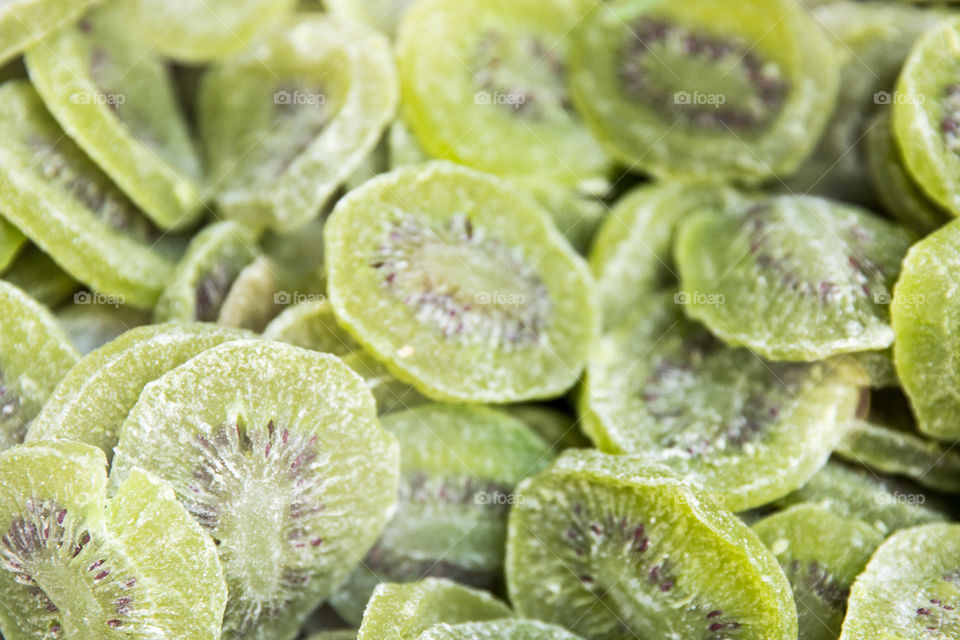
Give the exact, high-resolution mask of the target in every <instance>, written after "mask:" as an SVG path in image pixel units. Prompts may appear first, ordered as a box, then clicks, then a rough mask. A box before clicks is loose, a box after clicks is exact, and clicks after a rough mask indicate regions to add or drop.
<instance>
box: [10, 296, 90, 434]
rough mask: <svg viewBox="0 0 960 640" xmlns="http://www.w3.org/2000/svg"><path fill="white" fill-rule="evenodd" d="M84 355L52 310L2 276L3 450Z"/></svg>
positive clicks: (21, 432) (24, 431) (24, 428)
mask: <svg viewBox="0 0 960 640" xmlns="http://www.w3.org/2000/svg"><path fill="white" fill-rule="evenodd" d="M78 358H79V356H78V355H77V352H76V351H75V350H74V348H73V346H72V345H71V344H70V340H69V338H67V336H66V335H65V334H64V333H63V330H62V329H60V327H59V326H58V325H57V321H56V320H55V319H54V318H53V316H52V315H50V312H49V311H48V310H47V309H46V308H45V307H43V306H42V305H40V304H39V303H37V302H36V301H35V300H33V299H32V298H31V297H30V296H28V295H27V294H26V293H24V292H23V291H22V290H20V289H18V288H17V287H15V286H13V285H11V284H8V283H6V282H3V281H0V451H2V450H4V449H7V448H9V447H12V446H13V445H15V444H19V443H21V442H23V438H24V435H25V434H26V431H27V426H28V425H29V424H30V421H31V420H33V419H34V417H35V416H36V415H37V413H39V412H40V408H41V407H42V406H43V404H44V402H46V400H47V398H48V397H49V396H50V393H51V392H52V391H53V389H54V386H55V385H56V384H57V382H59V381H60V379H61V378H63V376H65V375H66V374H67V372H68V371H69V370H70V368H71V367H72V366H73V365H74V364H76V362H77V359H78Z"/></svg>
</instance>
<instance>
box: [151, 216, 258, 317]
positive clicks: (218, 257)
mask: <svg viewBox="0 0 960 640" xmlns="http://www.w3.org/2000/svg"><path fill="white" fill-rule="evenodd" d="M256 257H257V247H256V238H255V237H254V235H253V233H251V232H250V231H249V230H248V229H247V228H246V227H244V226H242V225H240V224H237V223H236V222H229V221H228V222H217V223H215V224H212V225H210V226H209V227H207V228H206V229H204V230H203V231H201V232H200V233H198V234H197V235H196V236H194V237H193V239H192V240H191V241H190V246H189V247H188V249H187V252H186V254H185V255H184V256H183V258H181V260H180V262H179V264H177V268H176V271H174V273H173V277H172V278H171V279H170V282H169V284H168V285H167V288H166V289H165V290H164V292H163V295H162V296H160V300H159V301H158V302H157V306H156V307H155V308H154V310H153V315H154V318H155V319H156V320H157V322H167V321H171V320H176V321H181V322H188V321H191V320H200V321H201V322H215V321H216V320H217V319H218V318H219V317H220V311H221V309H222V308H223V304H224V301H225V300H226V299H227V296H228V295H229V293H230V289H231V287H232V286H233V283H234V281H236V279H237V277H238V276H239V275H240V273H241V272H242V271H243V269H244V267H246V266H247V265H248V264H250V263H251V262H253V261H254V260H255V259H256Z"/></svg>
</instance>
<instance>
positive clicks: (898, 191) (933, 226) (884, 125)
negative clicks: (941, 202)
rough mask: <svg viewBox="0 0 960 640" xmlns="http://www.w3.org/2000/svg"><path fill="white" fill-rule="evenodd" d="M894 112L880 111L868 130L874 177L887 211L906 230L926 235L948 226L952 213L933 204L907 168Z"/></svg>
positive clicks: (874, 182)
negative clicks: (893, 121) (898, 139)
mask: <svg viewBox="0 0 960 640" xmlns="http://www.w3.org/2000/svg"><path fill="white" fill-rule="evenodd" d="M891 113H892V112H891V110H890V109H889V108H886V109H883V110H882V111H880V114H879V115H878V116H877V117H876V119H875V120H874V121H873V122H872V123H871V125H870V129H869V130H868V131H867V134H866V142H867V152H868V153H867V161H868V167H869V170H870V176H871V178H872V179H873V186H874V190H875V191H876V193H877V196H878V198H879V199H880V202H881V203H882V204H883V207H884V209H885V210H886V211H887V212H888V213H889V214H890V215H891V216H892V217H893V218H895V219H896V220H897V221H899V222H900V224H902V225H903V226H905V227H906V228H908V229H910V230H911V231H913V232H915V233H917V234H919V235H921V236H925V235H927V234H929V233H932V232H934V231H936V230H937V229H939V228H940V227H942V226H943V225H945V224H946V223H947V222H948V221H949V220H950V214H948V213H947V212H945V211H944V210H943V209H941V208H940V207H939V206H937V205H936V204H934V203H933V202H931V201H930V199H929V198H928V197H927V196H926V194H924V193H923V191H922V190H921V189H920V187H919V186H917V184H916V182H914V179H913V177H912V176H911V175H910V174H909V173H908V172H907V169H906V167H904V166H903V160H902V159H901V158H900V149H899V147H898V146H897V142H896V140H895V139H894V137H893V123H892V121H891V118H892V115H891Z"/></svg>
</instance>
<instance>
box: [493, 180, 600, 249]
mask: <svg viewBox="0 0 960 640" xmlns="http://www.w3.org/2000/svg"><path fill="white" fill-rule="evenodd" d="M512 182H513V183H514V184H516V185H517V187H519V188H520V189H521V190H523V191H526V192H527V193H529V194H530V195H531V196H532V197H533V199H534V200H536V201H537V202H538V203H539V204H540V206H541V207H543V208H544V209H545V210H547V211H549V212H550V216H551V217H552V218H553V222H554V224H555V225H556V226H557V230H558V231H559V232H560V233H562V234H563V237H565V238H566V239H567V241H568V242H570V244H571V245H572V246H573V248H574V249H576V250H577V251H579V252H580V253H586V252H587V250H588V249H589V248H590V245H591V244H593V237H594V235H595V234H596V232H597V229H598V228H599V227H600V224H601V223H602V222H603V220H604V219H605V218H606V216H607V213H608V209H607V205H606V203H605V202H603V197H604V195H606V194H607V192H608V191H610V189H611V185H610V183H609V182H607V181H606V180H602V179H597V180H591V181H588V182H582V183H580V184H578V185H576V186H574V187H570V186H567V185H564V184H561V183H560V182H557V181H556V180H549V179H545V178H517V179H514V180H513V181H512Z"/></svg>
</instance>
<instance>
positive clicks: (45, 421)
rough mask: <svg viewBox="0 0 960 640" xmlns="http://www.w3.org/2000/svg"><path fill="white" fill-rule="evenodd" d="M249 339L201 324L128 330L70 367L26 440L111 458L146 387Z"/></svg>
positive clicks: (225, 329)
mask: <svg viewBox="0 0 960 640" xmlns="http://www.w3.org/2000/svg"><path fill="white" fill-rule="evenodd" d="M250 337H252V336H251V335H250V334H248V333H246V332H244V331H238V330H236V329H227V328H223V327H217V326H214V325H208V324H200V323H193V324H190V323H183V324H166V325H153V326H147V327H139V328H136V329H132V330H130V331H127V332H126V333H124V334H123V335H122V336H120V337H119V338H117V339H116V340H114V341H113V342H110V343H109V344H107V345H105V346H103V347H101V348H99V349H97V350H95V351H93V352H91V353H90V354H88V355H87V356H85V357H84V358H82V359H81V360H80V362H78V363H77V364H76V366H74V367H73V368H72V369H70V371H69V373H68V374H67V375H66V376H64V377H63V379H62V380H61V381H60V383H59V384H58V385H57V386H56V388H55V389H54V390H53V393H52V394H51V395H50V397H49V399H48V400H47V402H46V404H45V405H44V407H43V410H42V411H41V412H40V414H39V415H38V416H37V417H36V419H35V420H34V421H33V422H32V423H31V424H30V429H29V431H28V432H27V438H26V439H27V440H28V441H33V440H41V439H55V440H76V441H78V442H85V443H87V444H91V445H94V446H97V447H100V448H101V449H103V451H104V453H105V454H106V456H107V459H111V458H112V457H113V448H114V447H115V446H116V445H117V441H118V440H119V438H120V427H121V426H122V425H123V422H124V420H126V418H127V414H129V413H130V410H131V409H132V408H133V405H134V404H136V402H137V399H138V398H139V397H140V393H141V392H142V391H143V388H144V387H145V386H146V385H147V384H149V383H150V382H152V381H154V380H156V379H157V378H159V377H160V376H162V375H163V374H164V373H166V372H167V371H170V370H171V369H174V368H175V367H178V366H180V365H181V364H183V363H184V362H186V361H187V360H189V359H190V358H192V357H193V356H195V355H197V354H198V353H200V352H202V351H206V350H207V349H210V348H211V347H215V346H217V345H219V344H222V343H224V342H229V341H231V340H240V339H246V338H250Z"/></svg>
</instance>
